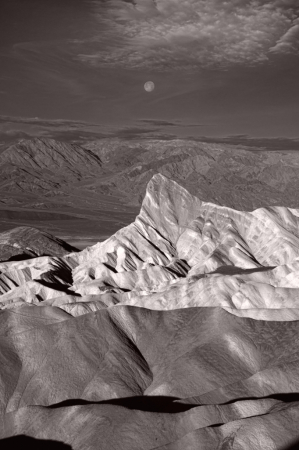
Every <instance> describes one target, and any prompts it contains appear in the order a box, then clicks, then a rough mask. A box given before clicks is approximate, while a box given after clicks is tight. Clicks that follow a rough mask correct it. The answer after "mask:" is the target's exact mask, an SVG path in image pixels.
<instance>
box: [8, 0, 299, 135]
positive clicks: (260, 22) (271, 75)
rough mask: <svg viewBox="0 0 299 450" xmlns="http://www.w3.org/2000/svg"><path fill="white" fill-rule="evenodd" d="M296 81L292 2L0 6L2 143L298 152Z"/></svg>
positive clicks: (175, 0) (298, 22)
mask: <svg viewBox="0 0 299 450" xmlns="http://www.w3.org/2000/svg"><path fill="white" fill-rule="evenodd" d="M298 80H299V2H298V0H271V1H270V0H1V1H0V116H1V117H0V144H1V142H4V141H6V140H10V139H11V140H12V139H14V138H16V137H26V136H28V135H37V136H48V135H49V134H50V135H51V133H52V135H53V134H54V135H55V136H56V135H59V136H62V138H63V136H64V135H65V136H69V137H70V136H72V135H76V136H77V137H78V136H79V135H81V137H82V139H87V138H88V136H89V134H94V135H96V136H98V137H101V136H104V137H105V136H109V135H111V136H112V135H113V136H119V137H124V138H125V137H130V136H133V137H136V136H137V137H138V136H143V137H155V136H159V137H162V138H163V137H164V138H166V139H167V138H171V137H185V138H200V137H202V136H204V137H210V138H217V139H218V138H224V139H228V138H230V139H233V138H236V139H237V140H238V139H241V140H242V139H243V140H244V139H245V140H246V139H253V138H262V137H263V138H269V139H270V138H273V139H275V138H279V139H283V138H289V139H291V140H294V141H295V142H297V139H298V137H299V82H298ZM147 81H153V82H154V84H155V89H154V90H153V91H152V92H146V91H145V90H144V87H143V86H144V83H145V82H147ZM49 130H50V131H49ZM51 130H52V132H51ZM54 131H55V133H56V134H55V133H54Z"/></svg>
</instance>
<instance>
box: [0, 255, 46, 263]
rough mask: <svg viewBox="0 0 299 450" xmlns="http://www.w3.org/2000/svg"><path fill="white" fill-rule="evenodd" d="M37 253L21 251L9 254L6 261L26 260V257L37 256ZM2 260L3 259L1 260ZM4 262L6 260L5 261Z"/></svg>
mask: <svg viewBox="0 0 299 450" xmlns="http://www.w3.org/2000/svg"><path fill="white" fill-rule="evenodd" d="M37 257H38V256H37V255H29V254H28V253H22V254H21V255H20V254H18V255H14V256H11V257H10V258H9V259H8V260H7V261H27V259H33V258H37ZM1 262H4V261H1ZM5 262H6V261H5Z"/></svg>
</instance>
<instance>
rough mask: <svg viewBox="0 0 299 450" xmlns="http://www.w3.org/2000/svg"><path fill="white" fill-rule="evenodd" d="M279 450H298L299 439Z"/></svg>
mask: <svg viewBox="0 0 299 450" xmlns="http://www.w3.org/2000/svg"><path fill="white" fill-rule="evenodd" d="M281 450H299V439H298V440H296V441H295V442H294V443H293V444H291V445H288V446H287V447H283V448H282V449H281Z"/></svg>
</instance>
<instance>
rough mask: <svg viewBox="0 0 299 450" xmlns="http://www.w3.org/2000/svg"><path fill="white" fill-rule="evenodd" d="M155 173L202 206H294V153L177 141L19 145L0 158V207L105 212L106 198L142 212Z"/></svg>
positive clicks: (298, 187)
mask: <svg viewBox="0 0 299 450" xmlns="http://www.w3.org/2000/svg"><path fill="white" fill-rule="evenodd" d="M253 150H259V151H253ZM156 173H161V174H162V175H164V176H166V177H168V178H171V179H173V180H175V181H176V182H178V183H179V184H180V185H181V186H183V187H185V188H186V189H187V190H188V191H189V192H190V193H191V194H194V195H196V196H198V197H199V198H200V199H201V200H203V201H208V202H213V203H216V204H219V205H223V206H229V207H232V208H235V209H240V210H252V209H256V208H259V207H262V206H268V205H287V206H289V207H294V208H295V207H297V206H298V195H297V193H298V191H299V156H298V154H297V153H296V152H286V153H284V152H277V151H274V152H270V151H261V149H255V148H251V149H249V148H248V147H242V146H236V145H227V144H211V143H205V142H196V141H187V140H180V139H177V140H171V141H161V140H146V141H120V140H118V139H102V140H100V141H95V142H88V143H86V144H85V145H84V147H82V146H80V145H74V144H69V143H63V142H58V141H55V140H53V139H33V140H22V141H20V142H19V143H17V144H15V145H12V146H10V147H9V148H7V149H6V150H5V151H4V152H3V153H2V154H1V155H0V175H1V179H0V192H1V195H2V199H1V202H2V205H3V204H7V205H10V206H24V205H27V206H28V207H30V206H32V205H33V206H34V207H38V206H40V207H41V208H52V209H53V208H54V207H60V208H62V209H65V210H68V209H69V208H70V207H73V208H76V209H78V208H81V209H82V210H93V211H94V210H98V209H102V208H103V204H102V195H109V196H110V198H111V199H121V200H122V202H123V203H124V204H126V205H138V206H140V204H141V202H142V200H143V197H144V195H145V190H146V185H147V183H148V182H149V180H150V179H151V178H152V177H153V175H155V174H156ZM0 205H1V204H0Z"/></svg>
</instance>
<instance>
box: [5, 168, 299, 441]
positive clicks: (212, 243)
mask: <svg viewBox="0 0 299 450" xmlns="http://www.w3.org/2000/svg"><path fill="white" fill-rule="evenodd" d="M0 270H1V275H0V289H1V294H2V295H1V296H0V307H1V309H2V311H1V312H0V324H1V326H0V332H1V339H0V367H1V371H0V373H1V383H0V410H1V411H0V414H1V419H2V420H1V422H0V423H1V425H0V437H1V438H3V439H4V438H5V439H8V438H10V437H12V436H13V435H19V434H23V435H27V436H31V437H33V438H36V439H47V440H56V441H60V442H63V443H65V444H68V445H70V446H71V447H72V448H73V449H75V450H77V449H78V450H81V449H86V448H99V449H111V448H114V449H130V450H131V449H136V450H137V449H138V450H141V449H144V450H150V449H159V450H162V449H168V450H177V449H185V448H188V449H192V450H193V449H194V450H195V449H198V448H202V449H215V450H216V449H227V448H230V449H235V450H240V449H242V450H243V449H244V450H247V449H260V450H264V449H266V448H267V449H271V450H272V449H273V450H277V449H281V450H282V449H291V448H296V447H295V446H296V445H297V444H298V443H299V432H298V417H299V402H298V400H299V377H298V374H299V362H298V361H299V347H298V339H299V300H298V298H299V277H298V274H299V210H296V209H291V208H287V207H268V208H261V209H257V210H255V211H253V212H243V211H237V210H234V209H231V208H228V207H224V206H218V205H215V204H212V203H206V202H203V201H201V200H200V199H199V198H197V197H195V196H192V195H191V194H190V193H188V192H187V191H186V190H185V189H184V188H182V187H181V186H180V185H178V184H177V183H175V182H174V181H171V180H170V179H168V178H166V177H165V176H163V175H161V174H158V175H155V176H154V177H153V178H152V179H151V181H150V183H149V184H148V187H147V191H146V196H145V198H144V201H143V204H142V207H141V210H140V213H139V215H138V216H137V217H136V220H135V222H134V223H132V224H130V225H128V226H127V227H125V228H123V229H121V230H119V231H118V232H117V233H115V234H114V235H113V236H111V237H110V238H109V239H107V240H106V241H104V242H100V243H98V244H96V245H95V246H93V247H88V248H86V249H85V250H83V251H82V252H71V253H68V252H66V253H63V254H59V255H57V256H39V257H34V258H31V259H27V260H23V261H8V262H2V263H1V264H0ZM3 442H4V441H3ZM6 442H8V441H6ZM11 442H13V441H11Z"/></svg>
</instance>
